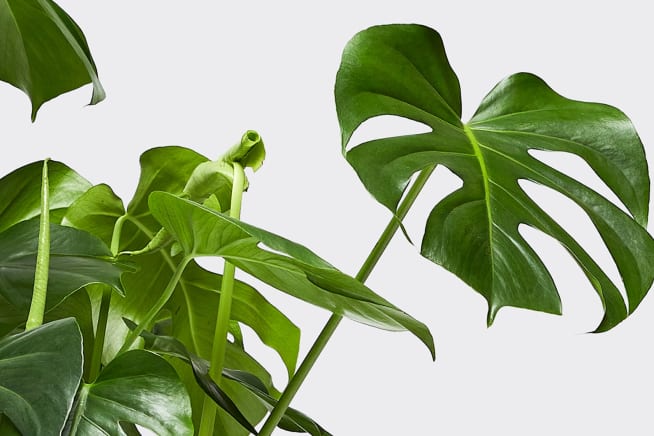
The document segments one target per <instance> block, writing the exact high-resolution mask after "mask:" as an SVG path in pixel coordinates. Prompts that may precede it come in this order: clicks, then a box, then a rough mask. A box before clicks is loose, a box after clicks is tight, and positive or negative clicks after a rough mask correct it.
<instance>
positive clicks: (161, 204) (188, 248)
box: [150, 192, 434, 356]
mask: <svg viewBox="0 0 654 436" xmlns="http://www.w3.org/2000/svg"><path fill="white" fill-rule="evenodd" d="M150 209H151V210H152V213H153V215H154V216H155V217H156V218H157V219H158V220H159V222H161V224H162V225H163V226H164V227H165V228H166V229H167V230H168V231H169V232H170V233H171V234H172V235H173V236H174V237H175V238H176V239H177V241H178V242H179V243H180V244H181V246H182V248H183V249H184V251H185V253H186V254H187V256H191V257H200V256H221V257H223V258H225V259H226V260H228V261H229V262H231V263H233V264H234V265H235V266H236V267H238V268H240V269H241V270H243V271H245V272H247V273H249V274H252V275H253V276H255V277H257V278H258V279H260V280H262V281H264V282H266V283H268V284H269V285H271V286H273V287H275V288H277V289H279V290H281V291H283V292H286V293H288V294H290V295H293V296H294V297H297V298H299V299H301V300H304V301H306V302H308V303H311V304H314V305H316V306H320V307H323V308H325V309H327V310H329V311H331V312H333V313H338V314H342V315H344V316H347V317H349V318H351V319H354V320H355V321H359V322H362V323H364V324H368V325H371V326H374V327H378V328H382V329H387V330H395V331H405V330H408V331H411V332H412V333H413V334H415V335H416V336H417V337H418V338H419V339H420V340H421V341H422V342H423V343H424V344H425V345H426V346H427V347H428V348H429V350H430V351H431V353H432V356H433V354H434V344H433V339H432V337H431V334H430V333H429V329H428V328H427V327H426V326H425V325H424V324H422V323H420V322H419V321H416V320H415V319H413V318H412V317H410V316H409V315H407V314H406V313H404V312H402V311H400V310H399V309H397V308H396V307H394V306H393V305H392V304H391V303H389V302H388V301H386V300H384V299H383V298H381V297H380V296H378V295H377V294H375V293H374V292H372V291H371V290H370V289H368V288H367V287H365V286H364V285H363V284H362V283H360V282H359V281H357V280H355V279H353V278H352V277H349V276H347V275H346V274H343V273H341V272H340V271H338V270H337V269H335V268H334V267H332V266H331V265H329V264H328V263H327V262H325V261H324V260H322V259H321V258H319V257H318V256H316V255H315V254H314V253H313V252H311V251H310V250H309V249H307V248H306V247H303V246H301V245H298V244H295V243H293V242H291V241H288V240H286V239H284V238H281V237H279V236H277V235H274V234H272V233H268V232H266V231H264V230H261V229H258V228H256V227H254V226H250V225H248V224H245V223H243V222H241V221H239V220H236V219H233V218H229V217H227V216H225V215H223V214H221V213H219V212H216V211H213V210H211V209H209V208H206V207H203V206H201V205H199V204H197V203H194V202H192V201H189V200H185V199H181V198H179V197H175V196H174V195H171V194H168V193H165V192H154V193H152V194H151V195H150ZM259 243H263V244H264V245H266V246H268V247H269V248H271V249H273V250H276V251H277V252H282V253H284V254H286V255H287V256H285V255H281V254H277V253H275V252H272V251H269V250H265V249H263V248H260V247H259Z"/></svg>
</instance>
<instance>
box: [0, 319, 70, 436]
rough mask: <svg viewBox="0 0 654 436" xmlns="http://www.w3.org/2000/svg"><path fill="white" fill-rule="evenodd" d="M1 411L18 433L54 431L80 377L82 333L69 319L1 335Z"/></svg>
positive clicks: (38, 435)
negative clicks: (2, 336)
mask: <svg viewBox="0 0 654 436" xmlns="http://www.w3.org/2000/svg"><path fill="white" fill-rule="evenodd" d="M0 374H1V376H0V413H1V414H4V415H5V418H4V419H7V418H8V419H10V420H11V422H12V423H13V425H14V426H15V427H16V429H17V430H19V431H20V433H21V434H23V435H34V436H50V435H58V434H60V432H61V430H62V429H63V427H64V424H65V422H66V417H67V416H68V413H69V411H70V409H71V406H72V404H73V400H74V398H75V393H76V392H77V387H78V385H79V382H80V379H81V378H82V336H81V334H80V331H79V328H78V327H77V324H76V323H75V320H74V319H72V318H66V319H63V320H58V321H53V322H50V323H47V324H43V325H42V326H40V327H37V328H34V329H32V330H29V331H26V332H23V333H19V334H17V335H14V336H8V337H6V338H4V339H2V340H0Z"/></svg>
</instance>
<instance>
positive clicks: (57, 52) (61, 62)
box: [0, 0, 105, 121]
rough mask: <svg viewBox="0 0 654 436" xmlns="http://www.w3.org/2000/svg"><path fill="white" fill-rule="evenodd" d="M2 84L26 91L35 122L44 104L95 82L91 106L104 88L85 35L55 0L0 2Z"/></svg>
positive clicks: (11, 0) (0, 69)
mask: <svg viewBox="0 0 654 436" xmlns="http://www.w3.org/2000/svg"><path fill="white" fill-rule="evenodd" d="M0 52H2V58H3V59H2V63H0V80H3V81H5V82H8V83H10V84H12V85H13V86H15V87H16V88H19V89H21V90H23V91H24V92H25V93H26V94H27V95H28V96H29V98H30V100H31V102H32V121H34V119H35V118H36V113H37V111H38V110H39V108H40V107H41V105H42V104H43V103H45V102H46V101H48V100H50V99H52V98H54V97H56V96H58V95H60V94H63V93H65V92H68V91H71V90H73V89H76V88H79V87H80V86H82V85H85V84H87V83H93V96H92V98H91V104H96V103H98V102H100V101H102V100H103V99H104V97H105V94H104V90H103V89H102V85H101V84H100V80H99V79H98V72H97V70H96V67H95V63H94V62H93V58H92V57H91V52H90V51H89V47H88V45H87V43H86V38H85V37H84V34H83V33H82V31H81V30H80V28H79V27H78V26H77V24H76V23H75V22H74V21H73V19H72V18H71V17H70V16H69V15H68V14H67V13H66V12H64V10H63V9H61V8H60V7H59V6H58V5H57V4H56V3H55V2H53V1H51V0H0Z"/></svg>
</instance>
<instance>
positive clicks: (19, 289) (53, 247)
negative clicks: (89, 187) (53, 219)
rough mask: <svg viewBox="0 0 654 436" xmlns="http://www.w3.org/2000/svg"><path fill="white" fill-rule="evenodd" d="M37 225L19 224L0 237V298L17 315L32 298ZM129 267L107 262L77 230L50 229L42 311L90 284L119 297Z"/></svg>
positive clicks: (97, 245) (94, 241)
mask: <svg viewBox="0 0 654 436" xmlns="http://www.w3.org/2000/svg"><path fill="white" fill-rule="evenodd" d="M38 233H39V223H38V221H36V220H30V221H23V222H20V223H18V224H16V225H15V226H13V227H11V228H9V229H8V230H6V231H4V232H2V233H0V294H2V296H3V297H4V298H5V299H6V300H7V301H9V302H10V303H11V304H12V305H13V306H14V307H15V308H16V309H17V310H18V311H24V312H25V313H27V310H28V309H29V306H30V301H31V298H32V287H33V285H34V269H35V265H36V253H37V246H38ZM127 269H130V266H129V265H126V264H123V263H118V262H116V261H114V260H113V259H112V258H111V253H110V252H109V250H108V249H107V247H106V246H105V245H104V244H103V243H102V241H100V240H99V239H98V238H96V237H95V236H93V235H91V234H88V233H86V232H83V231H81V230H77V229H73V228H70V227H63V226H59V225H56V224H51V225H50V272H49V277H50V278H49V283H48V298H47V301H46V310H50V309H52V308H53V307H55V306H56V305H57V304H59V303H60V302H61V301H62V300H63V299H64V298H66V297H67V296H68V295H70V294H72V293H73V292H75V291H76V290H78V289H80V288H82V287H83V286H85V285H88V284H90V283H106V284H108V285H110V286H111V287H112V288H114V289H115V290H116V291H118V292H120V293H123V287H122V284H121V282H120V276H121V275H122V273H123V271H125V270H127Z"/></svg>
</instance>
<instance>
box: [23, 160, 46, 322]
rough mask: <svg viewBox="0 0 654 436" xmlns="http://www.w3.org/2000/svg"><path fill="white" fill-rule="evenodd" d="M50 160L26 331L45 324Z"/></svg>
mask: <svg viewBox="0 0 654 436" xmlns="http://www.w3.org/2000/svg"><path fill="white" fill-rule="evenodd" d="M48 160H49V159H45V160H44V161H43V173H42V176H41V217H40V220H39V243H38V249H37V252H36V267H35V269H34V291H33V294H32V303H31V304H30V311H29V314H28V315H27V323H26V324H25V330H31V329H33V328H35V327H39V326H40V325H41V324H43V315H44V314H45V299H46V296H47V292H48V273H49V269H50V182H49V181H48Z"/></svg>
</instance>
